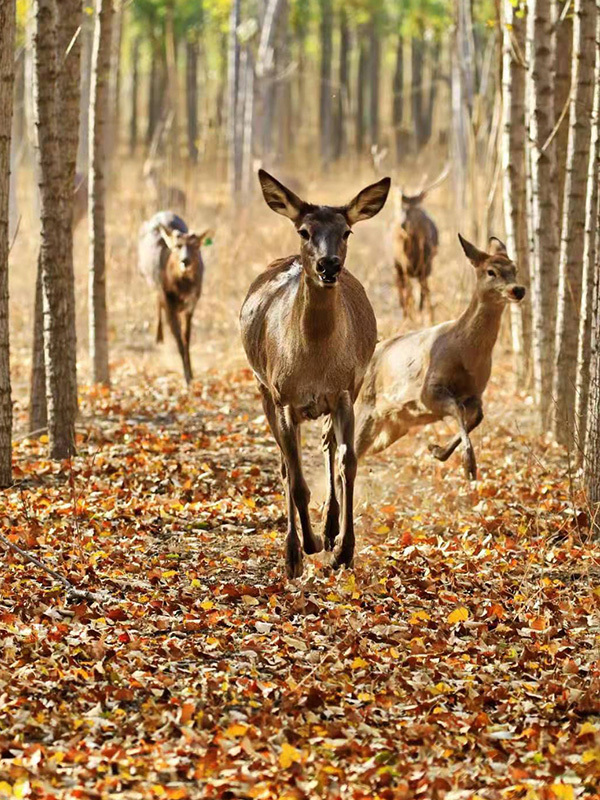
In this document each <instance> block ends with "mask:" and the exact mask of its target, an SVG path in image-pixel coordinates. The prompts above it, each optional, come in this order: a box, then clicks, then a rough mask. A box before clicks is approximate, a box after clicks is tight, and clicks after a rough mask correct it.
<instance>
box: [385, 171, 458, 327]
mask: <svg viewBox="0 0 600 800" xmlns="http://www.w3.org/2000/svg"><path fill="white" fill-rule="evenodd" d="M448 172H449V165H447V166H446V167H445V168H444V170H443V171H442V172H441V174H440V175H439V176H438V177H437V178H436V179H435V180H434V181H433V183H430V184H429V185H428V186H422V187H421V188H420V189H419V191H418V192H417V193H416V194H407V193H406V192H405V191H404V189H401V190H400V202H401V215H400V220H399V222H398V223H397V224H396V227H395V230H394V264H395V267H396V280H397V284H398V295H399V298H400V306H401V308H402V312H403V314H404V315H405V316H406V317H411V316H412V312H413V288H412V284H411V281H418V283H419V287H420V297H419V311H420V312H422V311H423V309H424V307H425V306H427V310H428V312H429V317H430V321H431V322H433V306H432V304H431V293H430V291H429V276H430V275H431V271H432V267H433V259H434V258H435V255H436V253H437V249H438V243H439V236H438V229H437V227H436V224H435V222H434V221H433V220H432V219H431V217H430V216H429V214H428V213H427V212H426V211H425V210H424V209H423V208H422V207H421V203H422V202H423V201H424V200H425V198H426V196H427V195H428V193H429V192H430V191H431V190H432V189H435V187H436V186H439V185H440V184H441V183H442V182H443V181H444V180H445V179H446V177H447V175H448Z"/></svg>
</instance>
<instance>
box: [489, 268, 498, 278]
mask: <svg viewBox="0 0 600 800" xmlns="http://www.w3.org/2000/svg"><path fill="white" fill-rule="evenodd" d="M488 275H489V276H490V278H495V277H496V273H495V272H494V270H493V269H488Z"/></svg>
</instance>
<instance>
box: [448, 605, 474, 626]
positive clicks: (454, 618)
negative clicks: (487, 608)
mask: <svg viewBox="0 0 600 800" xmlns="http://www.w3.org/2000/svg"><path fill="white" fill-rule="evenodd" d="M467 619H469V609H468V608H465V607H464V606H461V607H460V608H455V609H454V611H452V612H451V613H450V614H449V615H448V622H449V623H450V624H451V625H454V623H455V622H464V621H465V620H467Z"/></svg>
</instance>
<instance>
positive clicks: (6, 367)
mask: <svg viewBox="0 0 600 800" xmlns="http://www.w3.org/2000/svg"><path fill="white" fill-rule="evenodd" d="M15 25H16V8H15V2H14V0H8V2H4V3H3V4H2V5H1V6H0V487H1V488H4V487H6V486H9V485H10V483H11V481H12V400H11V390H10V345H9V326H8V247H9V239H8V213H9V193H10V148H11V132H12V118H13V84H14V78H15V70H14V52H15Z"/></svg>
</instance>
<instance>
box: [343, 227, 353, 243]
mask: <svg viewBox="0 0 600 800" xmlns="http://www.w3.org/2000/svg"><path fill="white" fill-rule="evenodd" d="M351 233H352V231H351V230H347V231H344V241H345V242H347V241H348V239H349V238H350V234H351Z"/></svg>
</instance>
